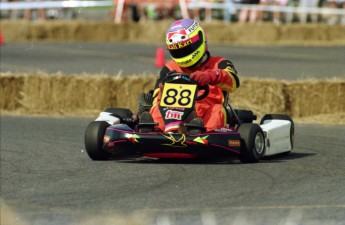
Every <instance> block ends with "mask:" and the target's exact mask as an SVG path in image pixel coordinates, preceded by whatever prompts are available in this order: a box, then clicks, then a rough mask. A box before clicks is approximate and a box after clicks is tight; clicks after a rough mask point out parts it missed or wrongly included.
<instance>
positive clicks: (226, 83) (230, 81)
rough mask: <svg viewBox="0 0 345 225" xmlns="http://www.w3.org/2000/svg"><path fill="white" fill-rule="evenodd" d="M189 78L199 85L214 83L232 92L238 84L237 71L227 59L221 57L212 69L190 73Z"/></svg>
mask: <svg viewBox="0 0 345 225" xmlns="http://www.w3.org/2000/svg"><path fill="white" fill-rule="evenodd" d="M190 78H192V79H193V80H195V81H197V82H198V83H199V85H200V86H204V85H214V86H217V87H219V88H221V89H222V90H223V91H227V92H233V91H234V90H235V89H236V88H238V87H239V86H240V81H239V79H238V77H237V71H236V69H235V67H234V65H233V64H232V62H230V61H229V60H227V59H221V60H220V61H219V62H218V63H217V64H216V65H215V67H214V69H206V70H200V71H196V72H194V73H192V74H191V75H190Z"/></svg>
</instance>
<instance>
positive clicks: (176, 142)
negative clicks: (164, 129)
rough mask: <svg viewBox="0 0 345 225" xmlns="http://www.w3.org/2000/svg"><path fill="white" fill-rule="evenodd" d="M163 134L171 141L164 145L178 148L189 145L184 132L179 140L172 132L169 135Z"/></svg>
mask: <svg viewBox="0 0 345 225" xmlns="http://www.w3.org/2000/svg"><path fill="white" fill-rule="evenodd" d="M163 136H164V137H166V138H167V139H169V140H170V141H171V143H170V144H163V145H167V146H171V147H178V148H185V147H187V145H186V144H185V142H186V135H184V134H182V136H181V138H180V139H178V140H176V139H175V138H174V136H173V135H172V134H169V136H168V135H163Z"/></svg>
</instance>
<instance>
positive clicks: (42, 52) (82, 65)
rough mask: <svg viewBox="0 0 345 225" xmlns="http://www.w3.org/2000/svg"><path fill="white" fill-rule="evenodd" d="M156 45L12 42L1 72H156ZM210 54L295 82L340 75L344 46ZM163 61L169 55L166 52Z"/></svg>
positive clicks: (344, 71) (224, 48) (225, 48)
mask: <svg viewBox="0 0 345 225" xmlns="http://www.w3.org/2000/svg"><path fill="white" fill-rule="evenodd" d="M158 47H160V46H159V45H157V44H156V45H153V44H152V45H143V44H133V43H132V44H128V43H35V42H32V43H15V44H11V43H9V44H6V45H3V46H1V48H0V53H1V54H0V65H1V69H0V71H1V72H7V71H12V72H31V73H32V72H36V71H37V70H40V71H44V72H47V73H56V72H62V73H66V74H81V73H84V72H85V73H89V74H90V73H91V74H102V73H103V74H108V75H117V74H123V75H133V74H138V75H141V74H148V75H152V74H157V73H158V69H157V68H155V66H154V64H155V57H156V50H157V48H158ZM209 49H210V51H212V54H213V55H220V56H224V57H227V58H228V59H230V60H231V61H232V62H233V63H234V64H235V66H236V69H237V70H238V72H239V74H240V76H249V77H264V78H267V77H268V78H279V79H288V80H296V79H302V78H306V77H314V78H327V77H333V76H345V66H344V62H345V46H334V47H301V46H275V47H268V46H262V47H253V46H251V47H248V46H231V45H211V44H210V45H209ZM165 59H166V60H168V59H169V56H168V54H167V52H165Z"/></svg>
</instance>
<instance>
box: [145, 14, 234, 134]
mask: <svg viewBox="0 0 345 225" xmlns="http://www.w3.org/2000/svg"><path fill="white" fill-rule="evenodd" d="M166 46H167V49H168V51H169V53H170V55H171V57H172V60H171V61H169V62H168V63H166V64H165V66H164V67H163V68H162V69H161V71H160V74H159V78H158V79H157V81H156V85H155V90H154V93H153V104H152V107H151V109H150V114H151V116H152V118H151V119H149V120H151V121H152V119H153V121H154V122H158V128H159V129H160V130H161V131H165V132H166V130H165V124H164V120H163V117H162V115H161V113H160V110H159V108H158V106H159V102H160V99H161V91H160V89H161V87H162V85H161V82H162V81H163V79H164V77H165V76H166V75H167V74H168V73H169V72H171V71H176V72H183V73H187V74H190V78H191V79H193V80H195V81H196V82H197V83H198V85H200V86H205V85H209V94H208V96H207V97H206V98H204V99H202V100H200V101H197V102H196V104H195V110H196V115H197V117H196V118H194V119H193V120H192V121H191V122H190V123H191V124H196V125H201V126H202V125H203V126H205V128H206V131H207V132H208V131H213V130H215V129H218V128H223V127H225V125H226V112H225V109H224V106H223V102H224V94H223V92H233V91H234V90H235V89H236V88H238V87H239V86H240V81H239V79H238V77H237V71H236V69H235V67H234V65H233V63H232V62H231V61H229V60H227V59H225V58H223V57H219V56H217V57H216V56H211V54H210V52H209V51H208V46H207V38H206V34H205V31H204V30H203V28H202V27H201V26H200V24H199V22H198V21H196V20H193V19H181V20H178V21H175V22H174V23H173V24H172V25H171V26H170V27H169V29H168V31H167V33H166ZM147 114H148V112H147ZM147 114H146V116H145V113H143V114H142V120H141V121H143V122H147V116H150V115H147Z"/></svg>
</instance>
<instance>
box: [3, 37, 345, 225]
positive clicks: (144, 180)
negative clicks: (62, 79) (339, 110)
mask: <svg viewBox="0 0 345 225" xmlns="http://www.w3.org/2000/svg"><path fill="white" fill-rule="evenodd" d="M25 45H27V44H16V45H7V46H6V47H5V48H2V47H1V70H3V69H4V68H3V65H4V66H5V68H8V66H9V65H15V64H16V62H13V60H14V58H12V60H10V61H6V60H4V61H3V59H4V58H7V57H14V55H13V54H14V53H13V51H12V50H11V51H10V50H8V49H10V48H12V49H17V51H18V55H17V59H18V60H17V64H18V68H21V69H23V71H27V70H28V69H30V68H31V67H29V65H31V66H32V68H45V69H46V70H47V71H50V72H52V71H53V69H52V66H53V65H54V64H60V66H59V67H61V68H62V67H63V68H67V67H68V66H69V65H72V64H73V63H72V62H70V61H72V59H71V58H70V59H69V60H67V59H66V62H67V61H68V63H67V65H64V63H63V62H61V61H59V60H61V59H62V58H63V57H62V55H64V54H67V53H66V52H68V49H72V50H71V51H74V50H75V49H77V46H78V45H75V44H67V45H62V44H60V45H61V46H68V47H61V48H62V52H65V53H57V55H56V54H55V53H56V51H57V50H56V48H55V47H56V46H58V45H59V44H42V45H41V44H37V43H36V44H34V47H33V48H34V49H35V48H37V51H38V52H40V56H38V55H35V54H33V56H31V57H24V56H22V58H21V54H20V53H19V49H20V48H22V47H23V46H25ZM98 45H99V46H103V49H104V51H105V50H106V49H108V47H109V46H110V45H108V44H105V45H102V44H98ZM20 46H22V47H20ZM42 46H43V47H42ZM49 46H53V47H49ZM83 46H84V47H83V49H85V48H87V49H88V51H91V52H92V50H90V49H91V47H90V46H93V47H95V46H96V45H95V44H91V45H90V46H89V45H87V44H83ZM85 46H88V47H85ZM123 46H124V47H127V48H128V51H125V52H124V53H123V57H118V59H119V60H120V59H122V58H131V56H134V55H136V56H138V54H134V53H133V52H132V50H131V48H130V47H128V46H125V45H123ZM142 48H143V49H148V48H146V46H144V47H142ZM238 48H240V47H235V49H238ZM241 48H243V49H248V51H244V52H245V53H243V55H241V54H240V52H241V51H239V52H238V53H237V54H239V55H238V56H237V58H239V59H241V60H244V59H245V58H246V57H248V55H247V54H249V49H250V48H245V47H241ZM279 48H281V47H278V49H279ZM38 49H50V50H49V51H47V52H45V54H43V52H42V51H39V50H38ZM97 49H99V48H97ZM230 49H232V47H231V48H230ZM268 49H274V52H276V53H277V54H278V52H279V50H278V49H275V48H273V47H272V48H268ZM306 49H308V48H306ZM220 50H222V48H220ZM297 50H299V48H296V51H297ZM333 50H334V52H333ZM28 51H31V50H28ZM50 51H51V52H50ZM267 51H268V50H267ZM318 51H319V49H318V50H315V49H313V48H311V49H310V51H307V50H303V51H302V50H301V52H304V54H306V55H310V56H314V60H315V62H320V63H321V61H322V60H323V59H324V58H328V57H331V55H333V56H334V57H333V58H331V59H332V61H334V62H338V63H335V64H336V65H338V64H340V62H339V61H337V60H336V59H337V57H336V56H339V57H340V56H341V55H337V54H338V53H339V52H338V53H336V52H337V51H338V49H336V48H334V49H331V50H330V52H327V51H326V52H327V54H326V53H324V54H318V55H316V54H315V55H314V54H313V53H312V52H315V53H316V52H318ZM9 52H12V53H11V54H9ZM49 52H50V53H49ZM153 52H154V51H153ZM306 52H308V53H306ZM4 53H7V56H4ZM23 54H25V52H24V53H23ZM59 54H60V55H59ZM71 54H72V53H71ZM99 54H100V53H99ZM107 54H110V53H107ZM147 54H148V52H143V53H142V55H143V56H142V57H143V58H142V60H143V61H145V60H147V61H146V63H148V61H149V57H148V56H147ZM253 54H259V53H253ZM262 54H264V52H262ZM290 54H292V55H294V53H290ZM10 55H11V56H10ZM43 55H44V56H45V57H43ZM67 55H68V54H67ZM81 55H84V54H81ZM295 55H296V57H297V58H298V55H299V53H296V54H295ZM325 55H327V57H325ZM319 56H320V57H319ZM88 57H89V58H90V60H91V59H94V58H97V57H95V56H92V54H91V53H90V55H89V56H88ZM88 57H86V58H84V59H85V62H83V61H82V60H81V59H79V60H80V61H79V60H78V61H77V60H76V61H74V63H75V64H76V65H75V68H78V67H79V69H80V70H85V71H86V72H87V69H85V68H89V67H88V66H89V65H88V63H89V62H91V61H88V60H87V59H88ZM299 57H300V58H304V56H303V54H302V53H301V56H299ZM76 58H79V57H76ZM105 58H106V57H105ZM110 58H111V57H110ZM115 58H116V57H115ZM7 60H8V59H7ZM99 60H100V59H99ZM261 60H262V61H265V64H266V65H267V66H269V65H270V63H271V67H273V68H275V67H277V68H275V69H276V70H278V69H279V68H283V67H284V65H285V63H288V62H286V60H278V59H277V61H276V63H272V61H273V60H274V59H273V58H270V59H267V60H268V61H270V60H272V61H271V62H266V60H263V59H261ZM290 60H291V61H290V62H291V64H292V65H293V66H292V68H294V67H295V66H297V61H298V60H297V59H294V60H292V59H290ZM120 61H121V60H120ZM139 61H140V60H139ZM139 61H135V63H136V64H138V65H141V64H140V63H138V62H139ZM151 61H152V57H151ZM254 61H255V60H254V59H253V61H252V62H254ZM288 61H289V60H288ZM292 61H294V62H295V63H296V64H294V63H293V62H292ZM97 62H98V61H97ZM111 62H113V63H112V64H111V65H110V66H113V67H114V65H115V63H114V62H116V60H115V59H112V60H109V63H111ZM69 63H70V64H69ZM122 63H124V61H122ZM258 64H259V63H258ZM310 64H312V63H311V62H310ZM335 64H334V65H335ZM35 65H37V66H38V65H41V67H36V66H35ZM104 65H105V64H104ZM125 65H127V66H128V65H130V64H123V67H125ZM142 65H144V63H143V64H142ZM303 65H305V64H303V63H302V62H300V68H301V70H305V71H306V70H307V67H303ZM127 66H126V68H127ZM249 66H250V65H248V67H249ZM109 68H110V67H109ZM126 68H125V69H124V71H125V70H126ZM128 68H130V67H128ZM154 69H155V68H153V70H154ZM319 69H320V67H319V66H318V65H315V66H314V67H313V68H312V71H311V73H312V74H315V73H318V70H319ZM338 69H340V65H339V67H338ZM153 70H152V71H153ZM330 70H332V69H330ZM142 71H143V70H142ZM248 71H250V70H248ZM256 71H258V70H256ZM256 71H252V73H253V74H254V73H255V72H256ZM89 72H90V73H94V72H95V71H89ZM104 72H105V71H104ZM314 72H315V73H314ZM329 72H330V71H329ZM333 72H336V71H333ZM338 72H339V70H338ZM71 73H77V70H75V71H74V72H71ZM341 74H344V73H343V72H342V73H341ZM272 76H273V74H272ZM275 76H278V77H276V78H279V75H275ZM320 76H321V75H320ZM280 78H282V77H280ZM290 78H291V76H290ZM92 119H94V118H81V117H32V116H31V117H26V116H20V117H18V116H5V115H2V116H1V120H0V125H1V126H0V129H1V131H0V132H1V146H0V147H1V180H0V181H1V199H2V200H3V201H4V202H5V203H6V205H8V206H9V207H10V208H11V209H12V210H14V212H15V215H16V218H15V219H16V220H17V222H25V223H26V224H38V225H43V224H44V225H50V224H52V225H55V224H56V225H57V224H78V225H79V224H87V222H90V221H95V220H93V219H95V218H98V220H96V221H95V222H94V223H92V224H102V222H101V221H103V224H116V223H111V222H109V221H108V223H106V222H105V221H104V218H110V219H109V220H110V221H113V220H115V219H114V218H116V217H113V215H118V214H120V215H125V214H130V215H131V214H132V213H135V212H138V213H143V214H144V215H146V216H147V218H148V221H147V222H146V223H144V224H150V225H155V224H157V225H165V224H172V225H175V224H181V225H182V224H183V225H184V224H188V225H193V224H196V225H200V224H205V225H215V224H217V225H218V224H219V225H220V224H284V225H285V224H292V225H294V224H303V225H304V224H311V225H314V224H320V225H321V224H331V225H332V224H336V225H343V224H345V188H344V187H345V170H344V168H345V162H344V158H345V142H344V136H345V126H335V125H333V126H330V125H310V124H309V125H308V124H296V136H295V149H294V150H293V151H292V152H291V153H290V154H289V155H285V156H275V157H270V158H267V159H264V160H262V161H261V162H260V163H257V164H241V163H240V162H239V161H237V160H231V161H224V162H206V161H199V162H198V161H196V162H185V161H178V162H166V161H157V160H149V159H141V160H129V161H107V162H94V161H92V160H90V159H89V157H88V156H87V154H86V152H85V150H84V149H85V148H84V144H83V143H84V140H83V138H84V132H85V128H86V126H87V125H88V123H89V122H90V121H91V120H92ZM102 219H103V220H102ZM141 224H142V223H141Z"/></svg>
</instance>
